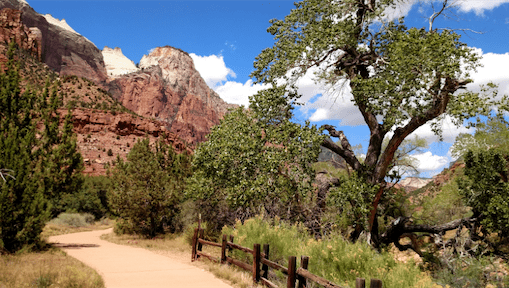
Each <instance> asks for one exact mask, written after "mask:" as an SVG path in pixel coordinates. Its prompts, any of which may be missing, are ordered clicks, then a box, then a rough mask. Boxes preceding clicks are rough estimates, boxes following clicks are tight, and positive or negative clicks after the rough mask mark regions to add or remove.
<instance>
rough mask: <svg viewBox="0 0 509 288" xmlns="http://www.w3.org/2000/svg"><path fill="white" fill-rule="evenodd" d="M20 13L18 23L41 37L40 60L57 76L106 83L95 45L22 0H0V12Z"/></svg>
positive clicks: (101, 58) (100, 57)
mask: <svg viewBox="0 0 509 288" xmlns="http://www.w3.org/2000/svg"><path fill="white" fill-rule="evenodd" d="M3 8H11V9H15V10H19V11H21V21H22V23H23V24H24V25H25V26H26V27H28V29H29V30H33V31H36V33H37V34H38V37H39V38H40V44H39V45H40V47H39V48H40V54H41V61H42V62H43V63H45V64H47V65H48V67H50V68H51V69H52V70H53V71H55V72H57V73H59V75H60V76H64V75H76V76H78V77H85V78H87V79H89V80H91V81H93V82H94V83H96V84H97V85H99V86H102V85H104V84H105V83H106V81H107V79H108V78H107V76H106V68H105V66H104V61H103V57H102V54H101V51H100V50H99V49H97V47H96V46H95V45H94V43H92V42H90V41H89V40H88V39H86V38H85V37H83V36H82V35H80V34H78V33H76V32H75V31H74V30H72V28H70V27H69V25H67V23H65V22H64V21H59V20H57V19H55V18H53V17H51V15H41V14H39V13H37V12H35V11H34V9H33V8H32V7H30V6H29V5H28V3H27V2H25V1H23V0H0V10H1V9H3Z"/></svg>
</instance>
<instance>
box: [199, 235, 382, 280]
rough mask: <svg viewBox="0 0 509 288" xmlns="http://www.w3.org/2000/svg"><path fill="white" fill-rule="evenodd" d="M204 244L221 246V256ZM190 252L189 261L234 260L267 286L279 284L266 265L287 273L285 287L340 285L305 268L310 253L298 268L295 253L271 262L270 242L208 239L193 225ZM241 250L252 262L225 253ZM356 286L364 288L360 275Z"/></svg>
mask: <svg viewBox="0 0 509 288" xmlns="http://www.w3.org/2000/svg"><path fill="white" fill-rule="evenodd" d="M203 245H209V246H214V247H219V248H221V256H220V258H217V257H214V256H212V255H209V254H206V253H204V252H203V251H202V247H203ZM192 246H193V247H192V255H191V261H195V260H198V259H199V258H200V257H205V258H208V259H209V260H211V261H214V262H217V263H221V264H226V263H229V264H233V265H235V266H238V267H240V268H242V269H244V270H247V271H250V272H251V273H253V281H254V282H256V283H259V282H261V283H263V284H264V285H266V286H268V287H278V286H276V284H274V283H272V282H271V281H270V280H269V279H268V278H269V275H271V276H274V275H275V273H274V272H272V271H269V267H270V268H272V269H276V270H278V271H281V272H282V273H283V274H284V275H286V277H287V282H286V283H287V285H286V287H288V288H296V287H298V288H305V287H308V286H307V282H308V280H311V281H313V282H315V283H317V284H320V285H322V286H324V287H326V288H342V287H341V286H339V285H336V284H334V283H332V282H330V281H328V280H327V279H324V278H322V277H319V276H317V275H314V274H312V273H311V272H309V271H308V270H307V268H308V265H309V257H307V256H301V258H300V267H298V268H297V258H296V257H295V256H290V257H288V267H285V266H282V265H280V264H278V263H276V262H272V261H270V260H269V245H268V244H264V245H263V251H262V250H261V248H260V244H254V245H253V249H250V248H246V247H242V246H240V245H237V244H235V243H233V236H232V235H230V236H229V237H227V236H226V235H223V240H222V243H215V242H211V241H207V240H205V239H203V229H199V228H196V229H195V230H194V235H193V242H192ZM234 249H237V250H240V251H243V252H245V253H248V254H251V255H253V263H251V264H249V263H245V262H242V261H239V260H237V259H233V258H231V257H229V256H228V251H231V250H234ZM355 287H356V288H365V287H366V282H365V280H364V279H362V278H357V279H356V282H355ZM369 287H370V288H382V281H381V280H378V279H371V283H370V286H369Z"/></svg>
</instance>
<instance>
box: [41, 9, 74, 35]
mask: <svg viewBox="0 0 509 288" xmlns="http://www.w3.org/2000/svg"><path fill="white" fill-rule="evenodd" d="M43 16H44V18H46V21H48V23H51V24H53V25H56V26H58V27H60V28H62V29H64V30H67V31H70V32H73V33H76V34H78V35H80V34H79V33H78V32H76V31H74V29H72V27H71V26H69V24H67V22H66V21H65V19H62V20H58V19H57V18H54V17H53V16H51V14H46V15H43Z"/></svg>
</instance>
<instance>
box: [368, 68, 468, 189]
mask: <svg viewBox="0 0 509 288" xmlns="http://www.w3.org/2000/svg"><path fill="white" fill-rule="evenodd" d="M470 82H471V80H457V79H453V78H450V77H446V78H445V84H444V86H443V87H442V89H437V90H435V91H432V90H429V91H428V92H430V93H432V94H435V96H434V97H433V99H434V100H433V101H434V102H433V104H432V105H431V107H430V108H429V109H428V110H426V111H424V113H422V114H420V115H416V116H413V117H412V118H411V119H410V121H409V122H408V123H407V124H406V125H405V126H403V127H398V128H396V131H394V135H393V136H392V138H391V140H390V141H389V144H388V145H387V147H386V148H385V150H384V152H383V153H382V156H381V160H380V161H379V162H378V164H377V167H376V168H375V173H374V176H375V179H376V180H378V181H382V180H383V179H384V178H385V175H386V173H387V169H388V167H389V165H390V163H391V161H392V159H394V153H396V150H397V149H398V147H399V146H400V145H401V142H403V140H404V139H405V138H406V137H407V136H408V135H410V134H411V133H412V132H414V131H415V130H416V129H417V128H419V127H421V126H422V125H424V124H426V122H428V121H430V120H433V119H435V118H436V117H438V116H440V115H441V114H443V113H445V111H446V109H447V104H448V103H449V99H450V97H451V95H453V94H454V92H456V91H457V90H458V89H461V88H464V86H465V85H466V84H468V83H470Z"/></svg>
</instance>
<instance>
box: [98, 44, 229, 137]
mask: <svg viewBox="0 0 509 288" xmlns="http://www.w3.org/2000/svg"><path fill="white" fill-rule="evenodd" d="M115 50H116V51H115ZM103 55H104V57H105V61H106V63H115V61H116V63H117V64H116V65H110V66H108V75H110V82H109V87H110V90H109V92H110V93H111V94H112V95H113V97H114V98H115V99H117V100H118V101H119V102H120V103H122V104H123V105H124V106H125V107H126V108H128V109H130V110H132V111H134V112H136V113H137V114H139V115H141V116H144V117H151V118H154V119H157V120H159V121H163V122H165V123H167V127H168V129H169V131H171V132H173V133H176V134H178V135H179V136H180V137H181V138H182V139H184V140H185V141H187V142H189V143H198V142H202V141H205V140H206V135H207V134H208V133H209V132H210V127H212V126H213V125H216V124H219V119H221V118H222V116H223V115H224V113H226V112H227V110H228V108H230V107H233V106H234V105H230V104H227V103H225V102H224V101H223V100H222V99H221V98H220V97H219V95H217V93H215V92H214V91H213V90H212V89H210V88H209V87H208V86H207V84H206V83H205V81H204V80H203V78H202V77H201V76H200V73H198V71H197V70H196V69H195V67H194V63H193V60H192V58H191V57H190V56H189V54H187V53H186V52H184V51H182V50H180V49H176V48H173V47H170V46H166V47H159V48H155V49H154V50H153V51H152V52H151V53H150V54H149V55H145V56H143V58H142V59H141V61H140V64H139V66H140V67H139V68H140V69H137V68H136V67H135V66H134V67H133V65H130V64H129V62H128V61H127V60H126V59H127V58H124V59H123V58H122V56H123V55H121V51H120V49H118V48H115V49H114V50H113V51H111V49H109V48H105V50H103ZM135 69H137V70H135ZM131 71H132V72H131ZM128 72H131V73H128Z"/></svg>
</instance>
